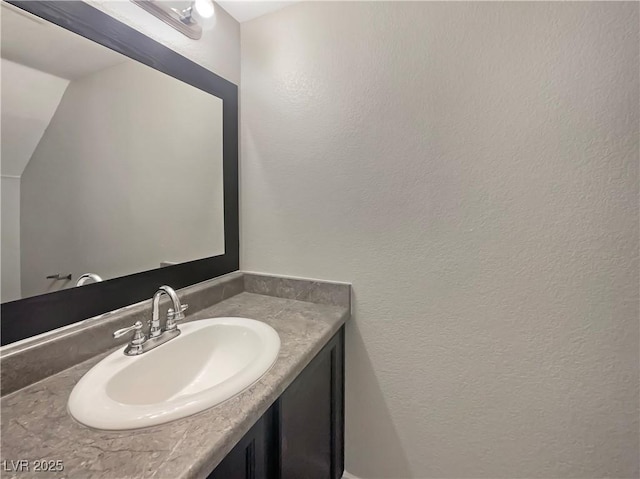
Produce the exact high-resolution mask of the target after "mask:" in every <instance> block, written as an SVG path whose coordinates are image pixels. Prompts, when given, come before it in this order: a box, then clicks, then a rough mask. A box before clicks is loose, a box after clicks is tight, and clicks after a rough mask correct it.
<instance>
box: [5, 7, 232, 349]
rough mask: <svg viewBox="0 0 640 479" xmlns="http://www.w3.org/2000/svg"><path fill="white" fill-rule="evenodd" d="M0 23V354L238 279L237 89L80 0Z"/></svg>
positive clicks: (9, 13)
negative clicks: (198, 287) (122, 310)
mask: <svg viewBox="0 0 640 479" xmlns="http://www.w3.org/2000/svg"><path fill="white" fill-rule="evenodd" d="M0 20H1V27H2V29H1V40H2V41H1V58H2V59H1V61H2V70H1V76H2V78H1V79H2V91H1V94H2V98H1V103H0V105H1V114H2V133H1V140H2V145H1V154H2V162H1V168H0V169H1V171H0V173H1V181H2V184H1V188H0V191H1V196H2V197H1V209H2V216H1V218H2V225H1V232H2V235H1V236H2V238H1V239H2V242H1V260H2V261H1V265H2V287H1V290H0V291H1V296H2V316H1V319H0V321H1V325H2V344H7V343H10V342H13V341H16V340H19V339H23V338H26V337H29V336H32V335H34V334H39V333H41V332H45V331H49V330H51V329H55V328H57V327H60V326H64V325H67V324H71V323H74V322H77V321H81V320H83V319H87V318H89V317H92V316H95V315H97V314H102V313H104V312H107V311H110V310H113V309H116V308H119V307H122V306H125V305H127V304H132V303H134V302H137V301H140V300H143V299H145V298H147V297H150V296H151V295H152V294H153V292H154V291H155V289H156V288H157V287H158V286H160V285H161V284H169V285H171V286H172V287H174V288H181V287H184V286H187V285H189V284H194V283H196V282H200V281H203V280H206V279H209V278H213V277H216V276H219V275H221V274H225V273H228V272H230V271H235V270H237V269H238V251H239V244H238V186H237V168H238V165H237V148H238V146H237V143H238V133H237V128H238V125H237V119H238V112H237V108H238V103H237V87H236V86H235V85H233V84H232V83H230V82H228V81H226V80H224V79H223V78H221V77H219V76H217V75H215V74H214V73H212V72H210V71H208V70H206V69H204V68H202V67H201V66H199V65H197V64H195V63H193V62H191V61H190V60H188V59H186V58H184V57H182V56H181V55H179V54H177V53H176V52H174V51H172V50H170V49H168V48H166V47H165V46H163V45H161V44H159V43H158V42H156V41H154V40H152V39H150V38H148V37H146V36H145V35H143V34H141V33H140V32H137V31H136V30H133V29H132V28H130V27H128V26H127V25H124V24H122V23H121V22H119V21H117V20H115V19H113V18H112V17H110V16H108V15H106V14H104V13H102V12H100V11H99V10H97V9H95V8H93V7H91V6H90V5H88V4H86V3H84V2H81V1H65V2H56V1H45V2H40V1H11V2H5V1H2V15H1V17H0ZM87 273H90V274H91V275H90V276H87V275H85V274H87ZM83 275H85V276H84V277H83ZM78 280H81V281H80V283H81V284H82V283H84V284H83V285H81V286H78Z"/></svg>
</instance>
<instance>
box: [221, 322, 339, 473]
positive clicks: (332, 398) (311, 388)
mask: <svg viewBox="0 0 640 479" xmlns="http://www.w3.org/2000/svg"><path fill="white" fill-rule="evenodd" d="M343 471H344V327H342V328H341V329H340V331H338V333H336V335H335V336H334V337H333V338H332V339H331V340H330V341H329V342H328V343H327V345H326V346H325V347H324V348H323V349H322V350H321V351H320V352H319V353H318V355H317V356H316V357H315V358H314V359H313V360H312V361H311V363H309V365H308V366H307V367H306V368H305V369H304V370H303V371H302V373H300V375H299V376H298V377H297V378H296V379H295V380H294V382H293V383H292V384H291V385H290V386H289V387H288V388H287V389H286V391H285V392H284V393H283V394H282V395H281V396H280V397H279V398H278V400H277V401H276V402H275V403H274V404H273V405H272V406H271V408H270V409H269V410H268V411H267V412H266V413H265V414H264V415H263V416H262V417H261V418H260V419H259V420H258V422H257V423H256V424H255V425H254V426H253V427H252V428H251V430H250V431H249V432H248V433H247V434H246V435H245V436H244V437H243V438H242V439H241V440H240V442H238V444H237V445H236V446H235V447H234V449H233V450H232V451H231V452H230V453H229V454H228V455H227V457H225V459H224V460H223V461H222V462H221V463H220V464H219V465H218V467H216V469H215V470H214V471H213V472H212V473H211V474H210V475H209V477H208V479H340V478H341V477H342V473H343Z"/></svg>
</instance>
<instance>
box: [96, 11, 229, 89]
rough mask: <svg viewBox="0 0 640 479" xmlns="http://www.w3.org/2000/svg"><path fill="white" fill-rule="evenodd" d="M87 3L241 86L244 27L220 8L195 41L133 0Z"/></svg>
mask: <svg viewBox="0 0 640 479" xmlns="http://www.w3.org/2000/svg"><path fill="white" fill-rule="evenodd" d="M85 1H86V0H85ZM86 3H88V4H89V5H92V6H94V7H96V8H98V9H100V10H102V11H103V12H105V13H108V14H109V15H111V16H112V17H114V18H116V19H118V20H120V21H121V22H123V23H126V24H127V25H129V26H130V27H133V28H135V29H136V30H138V31H140V32H142V33H144V34H145V35H147V36H149V37H151V38H153V39H154V40H156V41H158V42H160V43H162V44H164V45H166V46H167V47H169V48H171V49H172V50H174V51H176V52H178V53H180V54H181V55H184V56H185V57H187V58H189V59H190V60H192V61H194V62H196V63H199V64H200V65H202V66H203V67H205V68H208V69H209V70H211V71H212V72H214V73H216V74H218V75H220V76H221V77H223V78H225V79H227V80H229V81H230V82H231V83H235V84H236V85H237V84H238V83H240V24H239V23H238V22H237V21H236V20H235V19H234V18H233V17H232V16H231V15H229V14H228V13H227V12H225V11H224V9H222V8H220V7H219V6H218V5H216V10H215V12H216V15H215V20H214V21H212V22H210V23H209V24H208V25H207V29H206V30H205V31H204V32H203V34H202V38H201V39H200V40H192V39H190V38H188V37H186V36H185V35H183V34H182V33H180V32H178V31H176V30H174V29H173V28H171V27H170V26H169V25H167V24H165V23H163V22H162V20H159V19H158V18H156V17H154V16H153V15H152V14H150V13H148V12H146V11H144V10H142V9H141V8H140V7H138V6H137V5H134V4H133V3H131V2H130V1H129V0H88V1H86Z"/></svg>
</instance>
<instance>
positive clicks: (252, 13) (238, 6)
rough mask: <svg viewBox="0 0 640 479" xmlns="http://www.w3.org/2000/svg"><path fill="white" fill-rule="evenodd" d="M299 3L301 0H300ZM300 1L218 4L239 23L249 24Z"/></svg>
mask: <svg viewBox="0 0 640 479" xmlns="http://www.w3.org/2000/svg"><path fill="white" fill-rule="evenodd" d="M298 1H299V0H298ZM298 1H285V2H272V1H268V0H263V1H245V0H218V1H216V3H217V4H218V5H220V6H221V7H222V8H224V9H225V10H226V11H227V13H228V14H229V15H231V16H232V17H233V18H235V19H236V20H237V21H238V22H240V23H242V22H248V21H249V20H253V19H254V18H257V17H261V16H262V15H266V14H267V13H271V12H275V11H276V10H280V9H281V8H284V7H286V6H287V5H293V4H294V3H298Z"/></svg>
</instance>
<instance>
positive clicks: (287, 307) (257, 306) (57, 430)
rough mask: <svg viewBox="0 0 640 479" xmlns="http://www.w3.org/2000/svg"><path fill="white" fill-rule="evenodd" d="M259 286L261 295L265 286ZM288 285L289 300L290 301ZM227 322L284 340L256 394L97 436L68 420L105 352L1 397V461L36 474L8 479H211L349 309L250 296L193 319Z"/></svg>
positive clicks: (12, 474) (16, 474)
mask: <svg viewBox="0 0 640 479" xmlns="http://www.w3.org/2000/svg"><path fill="white" fill-rule="evenodd" d="M245 284H246V280H245ZM254 286H255V285H254ZM257 286H258V288H257V289H258V290H259V289H260V287H261V286H264V285H261V284H258V285H257ZM282 286H283V284H280V286H279V287H280V289H281V290H282ZM284 286H285V288H284V290H283V291H284V293H285V294H283V296H289V297H291V296H292V295H291V294H288V295H287V294H286V293H290V291H287V290H286V289H287V288H286V286H287V285H286V284H284ZM255 289H256V288H254V290H255ZM260 292H263V293H264V294H272V293H273V292H270V291H260ZM298 296H299V295H297V296H295V295H294V297H298ZM305 299H308V298H305ZM220 316H241V317H247V318H253V319H257V320H260V321H264V322H265V323H267V324H269V325H271V326H272V327H273V328H274V329H275V330H276V331H277V332H278V333H279V335H280V339H281V349H280V353H279V355H278V360H277V361H276V363H275V364H274V366H273V367H272V368H271V370H270V371H269V372H267V374H265V376H263V378H262V379H261V380H260V381H258V382H257V383H256V384H254V385H253V386H252V387H251V388H249V389H247V390H246V391H244V392H243V393H242V394H240V395H238V396H236V397H234V398H232V399H230V400H228V401H226V402H224V403H222V404H220V405H218V406H215V407H213V408H211V409H207V410H205V411H203V412H201V413H199V414H197V415H194V416H191V417H187V418H184V419H180V420H177V421H174V422H170V423H167V424H163V425H160V426H154V427H151V428H147V429H141V430H136V431H122V432H112V431H97V430H92V429H89V428H87V427H84V426H82V425H80V424H79V423H77V422H75V421H74V420H73V419H72V418H71V416H69V414H68V413H67V399H68V397H69V394H70V392H71V390H72V388H73V386H74V385H75V384H76V382H77V381H78V380H79V379H80V378H81V377H82V375H83V374H84V373H86V372H87V371H88V370H89V369H90V368H91V367H92V366H93V365H95V364H96V363H97V362H99V361H100V360H101V359H102V358H103V357H105V356H106V355H107V354H109V353H108V352H107V353H103V354H100V355H99V356H97V357H94V358H92V359H89V360H87V361H85V362H83V363H80V364H78V365H75V366H73V367H71V368H69V369H66V370H64V371H61V372H59V373H57V374H55V375H53V376H50V377H48V378H46V379H43V380H41V381H39V382H37V383H35V384H31V385H30V386H27V387H25V388H23V389H20V390H18V391H16V392H14V393H12V394H9V395H7V396H5V397H3V398H2V400H1V401H0V405H1V410H2V459H3V460H5V461H12V460H13V461H17V460H21V459H25V460H29V461H31V470H30V471H23V472H7V471H6V469H7V465H5V467H4V468H2V467H0V470H2V469H4V472H3V474H2V477H15V478H20V479H22V478H29V477H34V478H44V477H47V478H51V477H58V478H69V479H74V478H82V479H85V478H105V479H118V478H136V479H138V478H167V479H169V478H170V479H178V478H202V477H206V476H207V475H208V474H209V473H210V472H211V471H212V470H213V469H214V468H215V466H216V465H218V464H219V463H220V461H221V460H222V459H223V458H224V457H225V456H226V454H227V453H228V452H229V451H230V450H231V449H232V448H233V446H234V445H235V444H236V443H237V441H238V440H239V439H240V438H241V437H242V436H243V435H244V434H245V433H246V432H247V431H248V430H249V429H250V428H251V426H252V425H253V424H254V423H255V421H256V420H257V419H259V418H260V416H262V414H264V413H265V412H266V410H267V409H268V408H269V407H270V406H271V404H272V403H273V402H274V401H275V400H276V399H277V398H278V397H279V396H280V394H282V392H283V391H284V390H285V389H286V387H287V386H288V385H289V384H290V383H291V382H292V381H293V380H294V379H295V377H296V376H297V375H298V374H299V373H300V372H301V371H302V370H303V369H304V368H305V367H306V365H307V364H308V363H309V362H310V361H311V359H312V358H313V357H314V356H315V355H316V354H317V353H318V352H319V351H320V350H321V349H322V347H323V346H324V345H325V344H326V343H327V341H328V340H329V339H331V337H332V336H333V335H334V334H335V333H336V332H337V331H338V330H339V329H340V327H341V326H342V324H344V322H345V321H346V320H347V319H348V318H349V316H350V311H349V307H348V306H347V305H332V304H318V303H312V302H306V301H299V300H295V299H285V298H282V297H275V296H266V295H263V294H256V293H252V292H247V291H244V292H241V293H240V294H237V295H235V296H232V297H231V298H229V299H226V300H223V301H222V302H220V303H217V304H215V305H213V306H210V307H207V308H206V309H203V310H201V311H199V312H198V313H197V314H194V315H192V316H191V317H189V318H188V319H189V320H198V319H204V318H210V317H220ZM177 360H179V358H177ZM41 459H47V460H61V461H62V462H63V463H64V471H63V472H61V473H54V474H52V473H42V472H35V471H33V461H35V460H41ZM8 467H9V468H11V465H8Z"/></svg>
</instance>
